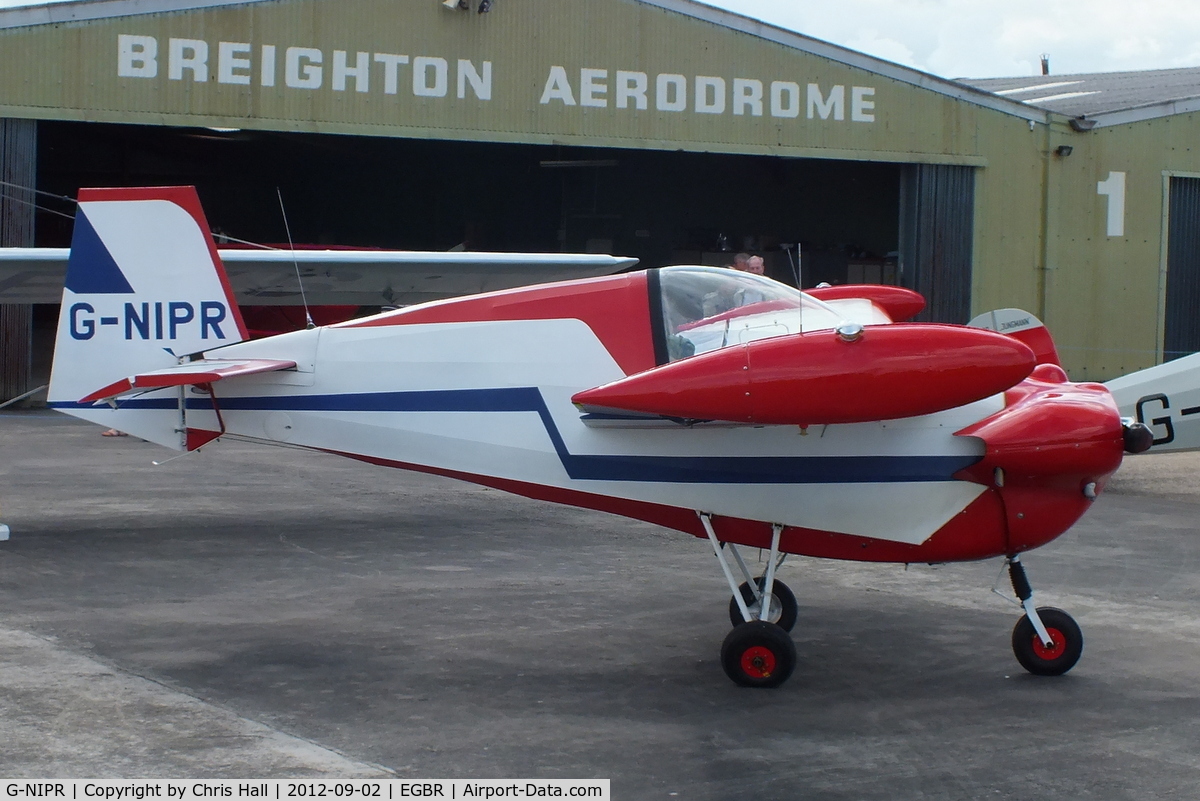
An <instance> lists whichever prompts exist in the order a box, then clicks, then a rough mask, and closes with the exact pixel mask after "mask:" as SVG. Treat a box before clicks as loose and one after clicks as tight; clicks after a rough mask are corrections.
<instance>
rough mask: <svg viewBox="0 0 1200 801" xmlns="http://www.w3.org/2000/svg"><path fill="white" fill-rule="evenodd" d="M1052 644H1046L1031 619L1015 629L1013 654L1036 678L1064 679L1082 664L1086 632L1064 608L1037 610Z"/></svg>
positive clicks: (1025, 620) (1026, 619) (1022, 621)
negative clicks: (1054, 677) (1079, 663)
mask: <svg viewBox="0 0 1200 801" xmlns="http://www.w3.org/2000/svg"><path fill="white" fill-rule="evenodd" d="M1037 613H1038V617H1040V618H1041V620H1042V625H1043V626H1045V628H1046V633H1047V634H1049V635H1050V645H1048V646H1047V645H1046V644H1044V643H1043V642H1042V639H1041V637H1039V636H1038V633H1037V631H1035V630H1034V628H1033V623H1032V622H1031V621H1030V620H1029V618H1028V617H1023V618H1021V619H1020V620H1018V621H1017V625H1016V626H1014V627H1013V633H1012V646H1013V653H1014V654H1016V656H1017V661H1018V662H1020V663H1021V667H1023V668H1025V669H1026V670H1028V671H1029V672H1030V673H1032V674H1034V675H1035V676H1061V675H1062V674H1064V673H1066V672H1067V671H1068V670H1070V669H1071V668H1073V667H1075V663H1076V662H1078V661H1079V657H1080V655H1081V654H1083V632H1082V631H1080V630H1079V625H1078V624H1077V623H1076V622H1075V620H1074V619H1073V618H1072V617H1071V616H1070V615H1068V614H1067V613H1066V612H1064V611H1063V610H1061V609H1054V608H1053V607H1050V606H1043V607H1040V608H1039V609H1038V610H1037Z"/></svg>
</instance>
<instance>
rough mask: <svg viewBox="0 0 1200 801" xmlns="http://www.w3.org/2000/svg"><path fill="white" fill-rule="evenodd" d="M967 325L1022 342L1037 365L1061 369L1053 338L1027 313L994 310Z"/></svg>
mask: <svg viewBox="0 0 1200 801" xmlns="http://www.w3.org/2000/svg"><path fill="white" fill-rule="evenodd" d="M967 325H969V326H971V327H972V328H986V329H987V330H989V331H998V332H1000V333H1001V334H1007V335H1008V336H1010V337H1012V338H1013V339H1015V340H1017V341H1019V342H1024V343H1025V344H1026V345H1028V346H1029V347H1030V349H1031V350H1032V351H1033V355H1034V356H1036V357H1037V363H1038V364H1054V365H1058V366H1059V367H1062V362H1060V361H1059V360H1058V349H1057V348H1055V347H1054V338H1053V337H1051V336H1050V332H1049V331H1048V330H1047V329H1046V326H1045V325H1043V324H1042V321H1041V320H1039V319H1038V318H1036V317H1034V316H1033V315H1032V314H1030V313H1029V312H1027V311H1021V310H1020V309H996V310H995V311H990V312H985V313H984V314H981V315H979V316H978V317H976V318H975V319H974V320H972V321H971V322H969V323H967Z"/></svg>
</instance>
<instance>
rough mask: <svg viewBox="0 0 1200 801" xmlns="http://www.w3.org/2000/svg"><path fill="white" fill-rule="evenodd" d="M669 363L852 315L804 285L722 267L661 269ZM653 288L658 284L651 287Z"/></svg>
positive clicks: (811, 328) (662, 322) (829, 324)
mask: <svg viewBox="0 0 1200 801" xmlns="http://www.w3.org/2000/svg"><path fill="white" fill-rule="evenodd" d="M658 285H659V296H660V300H661V316H660V319H659V320H658V321H657V324H658V325H659V326H660V331H661V332H662V335H663V337H664V338H665V343H666V355H667V360H668V361H676V360H677V359H684V358H687V357H688V356H695V355H696V354H698V353H705V352H707V351H710V350H716V349H717V348H723V347H726V346H729V345H737V344H741V343H745V342H750V341H753V340H756V339H765V338H767V337H775V336H781V335H783V334H797V333H800V332H802V331H819V330H822V329H829V328H834V327H835V326H837V325H838V324H839V323H841V322H843V321H845V319H846V315H845V314H844V313H843V312H840V311H838V310H836V309H834V308H832V307H831V306H829V305H828V304H826V303H823V302H821V301H819V300H817V299H816V298H813V297H810V296H809V295H806V294H804V293H803V292H801V291H800V290H798V289H795V288H793V287H790V286H787V285H786V284H781V283H779V282H778V281H772V280H771V279H770V278H764V277H763V276H761V275H754V274H753V273H743V272H738V271H736V270H729V269H722V268H718V267H664V268H662V269H661V270H658ZM651 291H652V292H653V285H652V287H651Z"/></svg>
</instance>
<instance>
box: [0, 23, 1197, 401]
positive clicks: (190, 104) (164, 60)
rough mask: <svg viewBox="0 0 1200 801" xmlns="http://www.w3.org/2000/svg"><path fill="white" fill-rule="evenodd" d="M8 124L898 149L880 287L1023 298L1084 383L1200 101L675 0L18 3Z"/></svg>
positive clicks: (993, 300) (1133, 299) (850, 152)
mask: <svg viewBox="0 0 1200 801" xmlns="http://www.w3.org/2000/svg"><path fill="white" fill-rule="evenodd" d="M473 5H474V4H473ZM0 117H4V118H6V119H8V120H10V121H27V120H34V121H42V122H46V121H55V122H61V123H70V122H76V123H89V124H127V125H128V124H133V125H140V126H160V127H183V128H217V129H239V130H244V131H264V132H298V133H304V134H313V135H319V134H335V135H345V136H359V137H385V138H393V139H395V138H400V139H411V140H437V141H441V142H461V143H472V142H475V143H512V144H519V145H530V146H556V147H568V148H571V147H583V148H601V149H604V148H607V149H620V150H624V151H629V150H634V151H643V152H650V153H658V154H661V155H660V156H659V158H662V159H666V158H667V157H668V154H670V153H678V152H683V153H696V154H730V155H745V156H756V157H765V158H772V159H780V160H787V161H797V162H800V161H824V162H839V163H843V164H847V163H875V164H887V165H896V167H895V169H896V170H897V171H898V173H899V176H900V177H899V181H900V195H901V200H900V202H899V203H900V217H901V219H900V220H899V221H898V226H899V246H898V248H897V250H898V252H899V257H898V258H899V262H900V264H899V270H898V271H897V278H896V279H893V280H900V281H901V282H902V283H909V284H910V285H915V286H917V287H918V288H922V289H923V290H924V291H926V292H927V293H931V294H932V295H933V297H932V298H931V301H932V302H933V308H934V311H935V314H934V316H935V317H940V318H942V319H951V318H960V319H954V321H956V322H965V319H962V318H965V317H967V316H969V315H973V314H976V313H980V312H983V311H987V310H989V309H992V308H1002V307H1020V308H1024V309H1027V310H1029V311H1032V312H1035V313H1036V314H1038V315H1039V316H1041V317H1042V318H1043V319H1044V320H1045V322H1046V323H1047V325H1048V326H1049V327H1050V329H1051V331H1052V332H1053V333H1054V334H1055V336H1056V338H1057V339H1058V340H1059V342H1060V345H1061V351H1062V356H1063V359H1064V363H1065V365H1066V367H1067V368H1068V370H1069V371H1070V372H1071V374H1072V376H1073V377H1075V378H1077V379H1084V378H1089V379H1104V378H1109V377H1113V376H1115V375H1117V374H1120V373H1123V372H1127V371H1129V370H1132V369H1136V368H1140V367H1145V366H1147V365H1149V364H1153V363H1154V362H1155V361H1156V360H1158V359H1161V358H1162V356H1163V341H1164V332H1165V330H1166V328H1167V326H1166V325H1165V323H1164V320H1165V316H1166V309H1167V298H1166V292H1167V286H1168V281H1167V279H1166V256H1165V249H1166V235H1167V234H1166V224H1167V220H1168V218H1169V216H1170V215H1169V214H1168V209H1167V201H1166V197H1167V196H1168V192H1169V183H1170V179H1169V176H1170V175H1172V174H1176V175H1181V176H1186V175H1200V153H1198V152H1197V151H1196V149H1195V148H1194V147H1193V145H1192V142H1194V141H1200V140H1198V139H1197V136H1196V134H1197V132H1198V131H1200V129H1198V127H1197V126H1198V125H1200V120H1197V119H1196V114H1194V113H1174V112H1172V113H1165V114H1163V115H1160V116H1157V117H1154V118H1149V119H1141V120H1135V121H1129V122H1122V121H1120V120H1115V121H1113V122H1112V123H1111V124H1108V123H1105V124H1099V125H1095V127H1091V128H1090V129H1088V124H1084V125H1081V124H1080V121H1079V120H1075V121H1074V124H1072V119H1071V118H1069V117H1067V116H1065V115H1061V114H1056V113H1054V112H1052V111H1049V110H1046V109H1044V108H1039V107H1034V106H1031V105H1028V104H1025V103H1021V102H1018V101H1016V100H1013V99H1008V98H1005V97H1002V96H998V95H995V94H991V93H989V92H986V91H982V90H979V89H974V88H971V87H969V86H966V85H964V84H961V83H955V82H951V81H945V80H941V79H938V78H935V77H933V76H930V75H927V74H924V73H920V72H917V71H914V70H910V69H907V68H904V67H900V66H898V65H894V64H890V63H887V62H884V61H880V60H877V59H874V58H871V57H868V56H866V55H863V54H860V53H856V52H853V51H850V50H846V49H843V48H839V47H836V46H833V45H829V44H826V43H823V42H819V41H816V40H813V39H809V38H807V37H804V36H801V35H798V34H795V33H791V32H788V31H783V30H780V29H776V28H773V27H771V26H768V25H765V24H762V23H759V22H756V21H753V20H749V19H746V18H743V17H739V16H737V15H734V14H730V13H727V12H723V11H719V10H717V9H713V8H711V7H708V6H705V5H703V4H700V3H696V2H691V0H496V3H495V6H494V8H493V10H492V11H491V12H490V13H487V14H476V13H475V12H474V10H473V9H472V11H471V12H470V13H465V12H459V11H454V10H450V9H447V8H445V7H444V6H443V4H442V3H441V2H440V0H401V1H400V2H397V0H336V1H335V0H258V1H257V2H221V0H209V2H204V1H203V0H191V1H190V2H189V1H188V0H157V1H156V0H143V1H141V2H134V0H100V1H99V2H92V3H63V4H57V5H52V6H46V7H39V8H26V9H14V10H9V11H3V12H0ZM1089 124H1091V123H1090V122H1089ZM1063 145H1066V146H1067V147H1069V148H1070V150H1069V154H1065V155H1064V153H1066V151H1064V150H1063V149H1061V146H1063ZM464 146H465V144H464ZM1113 174H1121V175H1122V176H1123V180H1124V184H1123V190H1122V193H1121V195H1120V202H1123V208H1124V214H1123V219H1122V226H1121V227H1120V230H1119V232H1116V231H1117V229H1116V228H1113V227H1112V226H1111V225H1110V218H1111V215H1110V211H1109V207H1110V204H1112V203H1114V202H1117V200H1116V198H1115V195H1114V194H1113V191H1112V187H1113V186H1115V183H1112V184H1104V186H1106V187H1109V188H1108V189H1103V188H1102V190H1098V184H1102V183H1103V182H1106V181H1109V180H1110V178H1111V176H1112V175H1113ZM806 191H808V192H810V193H813V194H815V195H816V198H811V197H810V198H809V200H810V202H813V203H816V204H818V205H819V203H820V193H821V192H822V191H823V189H822V187H821V186H820V185H810V186H809V187H808V189H807V190H806ZM840 191H842V192H843V193H844V192H845V191H846V190H844V189H843V190H840ZM854 191H859V192H863V193H870V192H873V191H876V189H875V188H874V187H872V186H862V187H859V188H858V189H856V190H854ZM1101 191H1104V192H1105V193H1104V194H1102V193H1101ZM676 202H677V203H678V204H680V205H681V206H683V207H684V208H682V209H680V212H679V213H680V214H683V215H686V213H687V209H686V204H687V203H688V197H686V196H680V197H678V198H677V199H676ZM732 202H733V200H732V199H731V203H732ZM780 202H781V203H785V202H789V201H788V200H787V199H782V198H781V199H780ZM735 249H736V246H735ZM885 280H886V279H885Z"/></svg>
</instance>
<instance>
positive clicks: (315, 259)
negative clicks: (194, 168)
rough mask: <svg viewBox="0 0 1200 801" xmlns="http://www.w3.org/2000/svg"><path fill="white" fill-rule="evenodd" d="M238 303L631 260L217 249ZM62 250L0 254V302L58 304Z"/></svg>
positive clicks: (369, 294)
mask: <svg viewBox="0 0 1200 801" xmlns="http://www.w3.org/2000/svg"><path fill="white" fill-rule="evenodd" d="M217 253H218V254H219V255H220V257H221V261H222V262H223V263H224V265H225V272H226V274H227V275H228V276H229V282H230V284H231V285H232V287H233V291H234V294H235V295H236V296H237V299H238V302H239V303H241V304H244V305H248V306H293V305H300V286H299V284H298V283H297V282H296V270H297V267H298V268H299V271H300V276H301V277H302V278H303V280H304V291H305V294H306V295H307V299H308V302H309V304H311V305H354V306H407V305H411V304H414V303H423V302H425V301H427V300H439V299H441V298H450V297H458V296H461V295H473V294H476V293H479V292H491V291H493V290H498V289H511V288H513V287H518V286H527V285H529V284H542V283H548V282H551V281H565V280H569V279H573V278H588V277H591V276H598V275H610V274H612V273H616V272H620V271H621V270H625V269H628V268H630V267H632V266H633V265H635V264H637V259H634V258H624V257H620V256H608V255H603V254H591V253H586V254H584V253H580V254H574V253H480V252H460V253H446V252H441V251H417V250H297V251H290V250H250V249H242V248H237V249H234V248H218V250H217ZM69 254H70V250H69V249H68V248H0V303H58V302H59V301H60V300H61V299H62V286H63V279H64V278H65V276H66V271H67V257H68V255H69Z"/></svg>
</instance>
